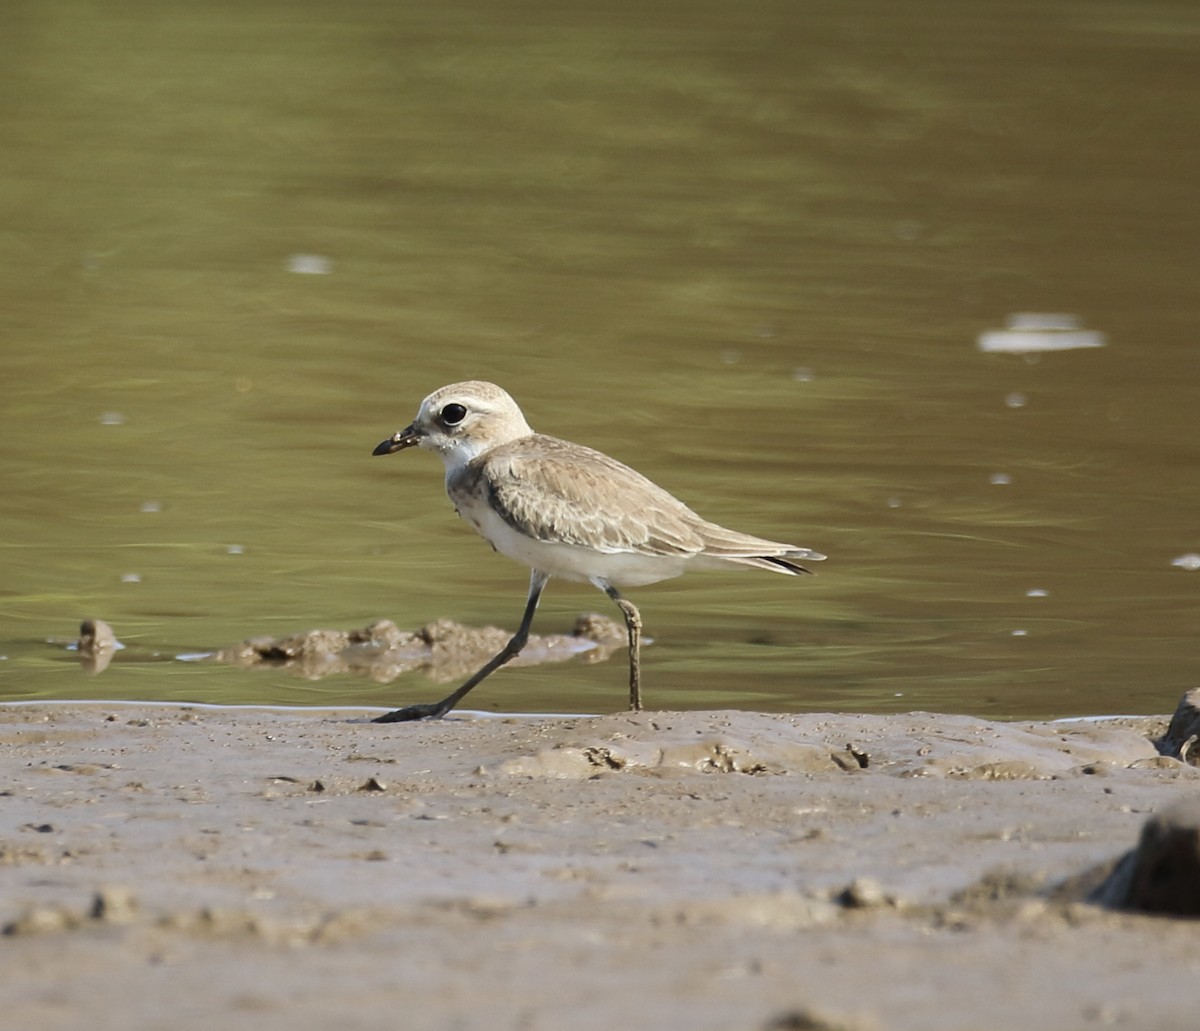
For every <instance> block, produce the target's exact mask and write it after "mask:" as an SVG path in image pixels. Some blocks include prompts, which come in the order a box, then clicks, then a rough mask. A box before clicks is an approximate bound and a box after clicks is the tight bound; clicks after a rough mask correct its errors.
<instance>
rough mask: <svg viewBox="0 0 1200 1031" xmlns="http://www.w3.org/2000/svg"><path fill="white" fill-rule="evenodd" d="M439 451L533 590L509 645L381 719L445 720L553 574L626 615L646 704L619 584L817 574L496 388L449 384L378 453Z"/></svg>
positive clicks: (495, 664) (633, 677) (485, 533)
mask: <svg viewBox="0 0 1200 1031" xmlns="http://www.w3.org/2000/svg"><path fill="white" fill-rule="evenodd" d="M413 447H416V448H422V449H425V450H427V451H434V452H436V453H437V454H438V455H439V456H440V457H441V459H442V462H443V463H444V465H445V470H446V493H447V494H448V495H449V497H450V500H451V502H452V503H453V504H454V508H455V510H456V511H457V513H458V514H459V516H461V517H462V518H463V519H464V520H466V522H467V523H469V524H470V525H471V527H472V528H473V529H474V530H475V532H476V533H478V534H479V535H480V536H481V537H483V538H484V539H485V540H487V541H488V542H489V543H490V544H491V545H492V548H493V549H494V550H496V551H498V552H500V553H501V554H503V555H506V556H508V557H509V558H511V559H515V560H516V561H517V562H519V563H521V564H523V565H525V566H528V567H529V569H530V577H529V593H528V596H527V598H526V601H525V611H524V614H523V616H522V618H521V623H520V626H519V627H518V629H517V632H516V633H515V634H514V635H513V636H512V638H511V640H509V642H508V643H507V644H506V645H505V646H504V647H503V648H502V649H501V650H500V651H499V652H497V653H496V655H495V656H493V657H492V658H491V659H490V660H489V661H488V662H487V663H486V664H485V665H484V666H483V667H482V668H480V669H479V670H478V671H477V672H476V673H475V674H474V675H473V676H472V677H470V679H468V680H467V681H466V683H464V684H463V685H462V686H461V687H459V688H458V689H457V690H456V691H453V692H451V693H450V694H449V695H447V696H446V697H445V698H443V699H441V700H440V701H437V702H428V703H419V704H416V705H408V706H405V707H404V708H401V709H397V710H395V711H394V712H389V713H386V714H385V715H382V716H379V717H376V718H375V720H373V722H376V723H398V722H404V721H409V720H420V719H427V718H438V717H441V716H444V715H445V714H446V713H447V712H449V711H450V710H451V709H453V708H454V706H456V705H457V704H458V703H459V702H460V701H461V700H462V699H463V697H464V696H465V695H466V694H467V693H468V692H469V691H470V690H471V689H472V688H474V687H476V686H477V685H478V684H479V683H480V682H481V681H483V680H484V679H486V678H487V677H488V676H490V675H491V674H492V673H494V672H495V671H496V670H497V669H499V668H500V667H501V666H503V665H504V664H505V663H507V662H509V661H510V660H512V659H513V658H515V657H516V656H517V655H518V654H519V653H520V652H521V649H522V648H524V646H525V643H526V641H527V640H528V638H529V630H530V627H531V625H532V623H533V617H534V613H535V612H536V610H537V606H538V600H539V599H540V598H541V595H542V591H543V589H544V588H545V586H546V584H547V582H548V581H549V580H550V579H551V577H559V578H560V579H563V580H570V581H576V582H586V583H590V584H592V585H594V586H595V587H597V588H599V589H600V590H602V591H603V592H604V593H605V594H607V595H608V597H609V598H611V599H612V601H613V602H614V603H615V604H616V606H617V607H618V608H619V609H620V610H621V615H622V617H623V618H624V621H625V630H626V635H627V638H628V643H629V704H630V708H631V709H632V710H634V711H637V710H640V709H641V707H642V695H641V666H640V662H641V659H640V645H641V636H642V617H641V613H640V612H639V611H638V609H637V607H636V606H635V605H634V604H633V602H631V601H629V600H628V599H627V598H626V597H625V596H624V595H623V594H621V593H620V591H619V590H618V587H640V586H643V585H646V584H652V583H657V582H658V581H660V580H667V579H670V578H672V577H676V576H679V575H680V574H681V573H683V572H684V571H685V570H688V569H738V568H742V569H745V568H754V569H765V570H768V571H770V572H774V573H785V574H789V575H793V576H794V575H800V574H805V573H811V572H812V571H811V570H810V569H808V568H807V567H805V566H803V565H801V562H817V561H820V560H822V559H824V558H825V556H824V555H822V554H821V553H820V552H817V551H813V550H812V549H811V548H802V547H797V546H796V545H792V544H782V543H780V542H778V541H771V540H766V539H764V538H762V537H753V536H750V535H749V534H745V533H739V532H738V531H737V530H730V529H727V528H725V527H723V526H719V525H718V524H716V523H712V522H709V521H708V520H706V519H703V518H701V517H700V516H699V515H697V514H696V513H695V512H693V511H692V510H691V509H690V508H688V507H687V505H685V504H684V503H683V502H682V501H680V500H679V499H678V498H676V497H675V496H674V495H673V494H671V493H670V492H668V491H667V490H665V489H664V488H662V487H660V486H658V484H656V483H654V482H652V481H651V480H649V479H647V478H646V477H645V476H643V475H642V474H641V473H639V472H637V471H635V470H634V469H631V468H630V467H629V466H627V465H625V464H624V463H622V462H619V461H617V459H615V458H612V457H610V456H609V455H606V454H604V452H602V451H597V450H594V449H593V448H590V447H585V446H584V445H582V444H574V443H572V442H570V441H567V440H562V439H560V438H558V437H552V436H549V435H547V434H544V433H535V432H534V431H533V429H532V428H531V427H530V425H529V423H528V422H526V420H525V416H524V414H523V413H522V412H521V409H520V407H519V406H518V405H517V402H516V401H514V400H513V398H512V397H511V396H510V395H509V394H508V392H507V391H505V390H503V389H502V388H501V387H498V386H496V384H494V383H488V382H484V381H482V380H468V381H466V382H463V383H451V384H449V385H448V386H444V387H441V388H439V389H438V390H435V391H434V392H433V393H432V394H430V395H429V396H428V397H426V398H425V399H424V400H423V401H422V402H421V406H420V408H419V409H418V411H417V415H416V418H415V419H413V421H412V422H411V423H410V424H409V425H408V426H406V427H405V428H404V429H402V430H400V431H398V432H397V433H394V434H392V436H390V437H388V438H387V439H386V440H384V441H383V442H382V443H380V444H379V445H378V446H377V447H376V448H375V449H374V451H373V452H372V454H374V455H390V454H394V453H396V452H397V451H404V450H406V449H408V448H413Z"/></svg>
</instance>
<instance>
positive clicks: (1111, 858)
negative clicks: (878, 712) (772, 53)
mask: <svg viewBox="0 0 1200 1031" xmlns="http://www.w3.org/2000/svg"><path fill="white" fill-rule="evenodd" d="M370 715H373V713H366V712H363V711H337V712H333V711H319V712H318V711H272V710H256V709H243V710H216V709H200V708H187V707H180V706H104V705H92V704H88V705H75V706H66V705H32V706H25V705H22V706H10V707H3V708H0V744H2V748H0V764H2V766H0V769H2V770H3V787H2V789H0V790H2V792H3V793H2V795H0V798H2V801H3V814H4V823H3V838H2V841H3V844H2V845H0V884H2V885H3V892H2V893H0V899H2V901H0V922H3V923H4V924H5V927H6V931H7V934H6V935H5V936H4V938H3V939H0V948H2V949H3V950H4V956H5V963H4V973H3V975H0V976H2V977H3V979H4V984H5V990H4V995H5V1001H6V1007H7V1009H8V1011H9V1012H8V1019H9V1020H10V1021H11V1022H12V1025H13V1026H19V1027H38V1028H44V1029H55V1028H75V1027H83V1026H87V1027H89V1028H102V1029H103V1028H109V1027H111V1028H118V1027H120V1028H150V1027H161V1026H167V1025H169V1026H171V1027H173V1028H181V1029H192V1028H196V1029H200V1028H209V1027H214V1026H220V1027H224V1028H255V1029H267V1031H271V1029H275V1028H279V1029H281V1031H282V1029H284V1028H288V1029H290V1028H293V1027H295V1026H296V1025H297V1024H298V1023H301V1024H303V1025H307V1026H337V1027H342V1028H360V1027H361V1028H374V1027H385V1026H386V1027H393V1026H403V1027H406V1028H430V1029H434V1028H438V1029H440V1028H484V1027H487V1028H495V1027H512V1028H518V1027H519V1028H548V1029H549V1028H561V1027H564V1026H571V1027H575V1028H583V1029H591V1028H596V1029H600V1028H611V1027H613V1026H620V1025H624V1026H628V1027H684V1026H686V1027H689V1028H702V1029H703V1028H713V1029H717V1028H731V1029H745V1028H752V1029H753V1028H771V1027H829V1028H844V1029H867V1028H913V1029H922V1031H928V1029H937V1028H947V1029H951V1028H953V1029H961V1028H964V1027H988V1028H1008V1027H1012V1028H1017V1027H1020V1028H1023V1029H1039V1028H1046V1029H1049V1028H1054V1029H1061V1028H1063V1027H1090V1026H1097V1027H1131V1028H1132V1027H1145V1026H1161V1027H1177V1026H1183V1025H1184V1022H1185V1021H1188V1022H1190V1020H1191V1012H1192V1002H1191V999H1190V993H1188V992H1186V991H1185V992H1183V993H1180V991H1179V988H1180V986H1181V985H1185V984H1188V983H1190V982H1191V980H1192V979H1194V976H1195V960H1194V957H1193V955H1192V953H1193V950H1194V945H1195V935H1196V933H1197V925H1196V924H1195V923H1194V922H1192V921H1188V920H1182V919H1176V918H1164V917H1151V916H1142V915H1137V914H1131V913H1127V912H1120V911H1116V910H1113V909H1111V908H1106V907H1103V906H1098V905H1094V904H1090V903H1088V902H1086V901H1084V899H1085V898H1086V897H1087V893H1088V892H1090V891H1093V890H1094V889H1095V886H1096V884H1097V883H1100V882H1101V881H1102V880H1103V877H1104V876H1105V875H1106V874H1107V873H1108V872H1109V871H1110V870H1112V869H1113V868H1114V867H1116V866H1117V865H1118V864H1117V861H1118V860H1119V858H1120V857H1121V856H1122V854H1123V853H1125V852H1126V851H1127V850H1128V849H1129V848H1131V847H1132V846H1133V845H1134V844H1135V842H1136V841H1137V840H1138V837H1139V833H1140V831H1141V828H1142V826H1143V824H1144V823H1145V822H1146V821H1147V819H1148V818H1150V817H1151V816H1153V815H1155V814H1161V813H1163V812H1164V811H1166V810H1167V809H1168V808H1169V807H1170V806H1171V805H1172V804H1174V803H1176V802H1177V801H1179V800H1181V799H1186V798H1189V797H1193V796H1194V795H1195V793H1196V791H1197V789H1198V787H1200V783H1198V777H1200V771H1198V770H1197V769H1196V768H1194V767H1192V766H1189V765H1187V764H1186V763H1185V762H1181V761H1180V760H1179V759H1176V758H1170V757H1166V756H1163V755H1160V754H1159V751H1158V749H1157V748H1156V747H1155V745H1154V743H1153V739H1157V738H1160V737H1161V736H1162V735H1163V733H1164V731H1165V730H1166V728H1167V720H1166V718H1165V717H1164V718H1163V719H1159V720H1153V719H1146V720H1128V721H1120V722H1103V723H1080V724H1062V723H1051V724H1037V723H1024V724H997V723H990V722H987V721H983V720H976V719H972V718H969V717H963V716H939V715H929V714H921V713H917V714H908V715H902V716H859V715H806V716H773V715H761V714H754V713H733V712H706V713H643V714H639V715H637V716H634V715H630V714H624V715H617V716H609V717H601V718H595V719H588V718H545V719H536V720H534V719H514V718H477V717H473V716H472V715H470V714H462V715H458V714H456V715H455V716H454V717H453V718H449V719H446V720H442V721H437V722H434V723H428V724H412V725H404V726H389V725H382V726H380V725H373V724H370V723H369V722H367V720H368V718H369V716H370Z"/></svg>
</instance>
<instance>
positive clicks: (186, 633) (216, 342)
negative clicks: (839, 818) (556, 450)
mask: <svg viewBox="0 0 1200 1031" xmlns="http://www.w3.org/2000/svg"><path fill="white" fill-rule="evenodd" d="M0 21H3V23H4V24H3V26H2V27H0V28H2V31H0V69H2V70H0V90H2V95H3V97H4V103H3V104H2V105H0V168H2V170H3V174H2V175H0V208H2V210H3V219H2V221H0V262H2V263H3V276H2V277H0V302H2V304H3V311H4V315H5V317H4V320H3V328H0V334H2V336H0V347H2V348H3V368H4V388H3V394H2V398H3V400H2V401H0V435H2V438H3V442H4V444H3V449H2V451H0V491H2V494H0V555H2V556H3V557H2V561H3V581H2V583H3V595H2V600H0V653H2V654H3V655H4V656H5V659H4V660H3V661H0V696H2V697H4V698H9V699H19V698H60V699H62V698H85V697H102V698H137V699H176V700H178V699H189V700H199V701H207V702H283V703H296V704H332V703H347V704H352V703H370V704H382V705H392V704H403V703H407V702H410V701H420V700H427V699H429V698H430V697H433V696H436V695H438V694H439V692H440V691H441V690H442V688H441V687H438V686H433V685H431V684H429V683H427V682H425V681H423V680H422V679H421V678H420V677H416V676H414V677H409V678H403V679H401V680H399V681H396V682H394V683H392V684H390V685H379V684H374V683H370V682H367V681H363V680H355V679H352V678H350V677H337V678H330V679H327V680H323V681H312V682H309V681H303V680H297V679H294V678H291V677H289V676H287V675H286V674H284V673H281V672H278V671H275V672H249V673H248V672H245V671H237V670H230V669H221V668H214V667H210V666H197V665H194V664H185V663H181V662H178V661H175V660H174V659H173V656H175V655H176V654H178V653H181V652H190V651H196V650H204V649H211V648H215V647H219V646H222V645H226V644H230V643H232V642H234V641H237V640H239V639H241V638H243V637H247V636H250V635H254V634H271V633H285V632H289V631H294V630H301V629H306V628H309V627H313V626H331V627H351V626H359V625H362V624H364V623H366V622H368V621H369V620H371V619H373V618H377V617H380V616H388V617H390V618H392V619H394V620H396V622H397V623H399V624H400V625H401V626H415V625H418V624H421V623H424V622H427V621H429V620H432V619H435V618H438V617H443V616H445V617H450V618H454V619H458V620H462V621H464V622H472V623H499V624H501V625H506V626H514V625H515V624H516V622H517V620H518V618H519V615H520V611H521V607H522V603H523V598H524V589H525V583H526V573H525V571H524V570H522V569H521V568H519V567H517V566H515V565H513V564H512V563H510V562H508V561H507V560H505V559H503V558H501V557H499V556H495V555H493V554H492V553H491V552H490V551H489V550H488V548H487V546H486V545H485V544H484V543H483V542H482V541H480V540H478V539H477V538H475V537H474V535H473V534H472V533H471V532H470V530H469V529H468V528H467V527H466V526H465V525H464V524H462V523H460V522H459V521H458V520H456V519H455V518H454V515H453V512H452V511H451V509H450V506H449V504H448V502H447V501H446V500H445V498H444V496H443V495H442V492H441V491H442V488H441V469H440V463H438V462H437V461H436V459H434V458H433V457H432V456H430V455H428V454H414V453H405V454H402V455H398V456H394V457H392V458H389V459H382V458H372V457H371V455H370V451H371V448H372V447H373V446H374V445H375V444H376V443H377V442H378V441H379V440H381V439H382V438H383V437H384V436H386V435H388V434H390V433H391V432H393V431H394V430H396V429H399V428H400V427H401V426H403V425H405V424H406V423H407V422H408V421H409V419H410V418H411V416H412V414H413V413H414V411H415V407H416V405H417V403H418V402H419V401H420V399H421V397H422V396H424V395H425V394H426V393H427V392H429V391H430V390H432V389H433V388H434V387H437V386H439V385H441V384H442V383H445V382H449V381H452V380H456V379H463V378H468V377H480V378H487V379H492V380H495V381H497V382H499V383H501V384H503V385H505V386H507V387H508V388H509V389H510V390H511V391H512V392H513V393H514V394H515V395H516V397H517V398H518V400H519V401H520V402H521V403H522V404H523V406H524V407H525V410H526V414H527V415H528V417H529V419H530V421H531V422H532V423H533V425H534V426H535V427H536V428H538V429H541V430H544V431H546V432H550V433H555V434H558V435H561V436H566V437H569V438H572V439H576V440H579V441H581V442H585V443H588V444H591V445H593V446H596V447H600V448H602V449H604V450H607V451H609V452H611V453H612V454H614V455H616V456H617V457H619V458H622V459H624V460H626V461H629V462H630V463H631V464H634V465H636V466H637V467H638V468H640V469H641V470H642V471H644V472H645V473H647V474H648V475H650V476H651V477H653V478H654V479H657V480H658V481H660V482H661V483H663V484H664V485H665V486H667V487H668V488H670V489H671V490H673V491H675V492H676V493H678V494H679V495H680V496H682V497H683V498H684V499H685V500H687V501H688V502H689V503H691V504H692V505H693V507H696V508H697V509H699V510H700V511H701V512H702V513H704V514H705V515H707V516H709V517H710V518H713V519H716V520H718V521H721V522H724V523H727V524H729V525H732V526H734V527H737V528H740V529H744V530H747V531H750V532H753V533H757V534H761V535H763V536H767V537H775V538H783V539H787V540H792V541H794V542H795V543H797V544H801V545H805V546H809V547H814V548H817V549H819V550H821V551H825V552H827V553H828V554H829V555H830V560H829V561H828V562H826V563H824V564H823V566H822V567H821V569H820V576H818V577H815V578H809V579H806V580H803V581H800V580H795V579H790V578H784V577H773V576H769V575H765V574H764V575H756V574H752V573H747V574H739V575H724V576H723V575H720V574H696V575H693V576H690V577H687V578H684V579H682V580H679V581H675V582H673V583H668V584H663V585H659V586H655V587H650V588H643V589H640V590H637V591H633V592H630V593H631V596H633V597H634V599H635V600H636V601H637V602H638V603H639V604H640V606H641V608H642V612H643V616H644V618H645V620H646V623H647V632H648V633H649V634H650V635H652V636H653V637H654V638H655V643H654V644H653V645H652V646H650V647H649V648H648V649H647V650H646V653H645V681H646V683H645V691H646V697H647V701H648V703H649V704H650V705H652V706H655V707H722V706H734V707H746V708H761V709H768V710H778V709H796V710H804V709H830V708H832V709H861V710H869V711H887V710H899V709H942V710H960V711H969V712H977V713H981V714H986V715H992V716H1010V715H1012V716H1017V715H1021V716H1026V715H1028V716H1034V715H1060V714H1069V713H1095V712H1112V711H1122V712H1162V711H1166V710H1169V709H1170V708H1172V707H1173V705H1174V702H1175V700H1176V698H1177V696H1178V695H1179V694H1180V692H1181V691H1182V690H1184V689H1185V688H1187V687H1190V686H1193V685H1194V683H1195V678H1196V657H1197V644H1198V640H1197V622H1198V620H1197V617H1198V615H1200V571H1196V570H1188V569H1186V568H1183V567H1182V566H1186V564H1187V563H1186V561H1185V562H1183V563H1182V565H1173V564H1172V563H1173V560H1177V559H1181V558H1183V557H1184V556H1187V555H1189V554H1195V553H1197V552H1200V518H1198V512H1200V483H1198V476H1197V469H1198V465H1200V443H1198V441H1200V385H1198V383H1197V378H1198V377H1197V372H1198V371H1200V367H1198V362H1197V353H1196V347H1197V342H1196V330H1197V323H1196V304H1195V296H1196V294H1195V291H1196V285H1195V284H1196V282H1197V279H1198V273H1200V260H1198V256H1200V250H1198V248H1197V240H1198V239H1200V201H1198V199H1197V190H1196V186H1195V174H1194V170H1195V168H1196V166H1197V158H1198V157H1200V139H1198V137H1197V134H1196V132H1195V131H1194V126H1195V125H1196V124H1198V120H1200V91H1197V90H1196V88H1195V68H1196V67H1197V60H1198V59H1200V17H1198V16H1197V14H1196V11H1195V7H1194V5H1192V4H1184V3H1169V2H1153V0H1151V2H1147V0H1127V2H1115V3H1108V4H1096V3H1094V2H1090V0H1088V2H1083V0H1079V2H1051V3H1039V4H1022V3H1004V4H1000V3H995V2H986V3H985V2H982V0H975V2H970V0H968V2H965V3H959V4H955V5H953V6H949V7H948V6H946V5H943V4H941V3H936V4H935V3H923V2H919V0H918V2H915V3H908V4H902V5H897V4H892V3H884V2H879V0H868V2H861V3H838V4H830V3H805V2H800V3H797V2H794V0H779V2H774V0H750V3H749V4H743V5H740V6H737V7H730V6H729V5H728V4H725V3H715V2H714V3H710V2H701V3H694V4H689V5H688V6H687V8H686V10H684V9H683V8H673V7H667V8H664V9H662V10H660V11H657V12H656V11H655V10H653V9H648V8H646V7H645V5H636V6H635V5H624V6H623V5H612V4H606V5H604V9H603V10H588V9H573V8H571V7H567V8H563V7H562V6H553V7H547V8H539V7H537V6H530V5H528V4H524V3H522V4H510V3H506V2H503V0H501V2H500V3H488V4H478V5H474V4H467V5H463V4H459V5H456V6H455V7H454V8H453V9H447V8H440V7H429V8H420V7H416V8H413V7H410V6H409V5H402V4H395V3H391V2H377V3H360V4H355V5H351V6H349V7H347V6H346V5H345V4H334V3H330V2H327V0H308V2H301V3H297V2H295V0H289V2H288V3H279V2H263V3H255V4H253V5H229V4H224V3H216V2H210V0H197V2H194V3H191V4H188V5H167V6H165V7H164V6H163V5H161V4H126V5H123V6H122V7H121V8H120V9H119V10H117V9H115V8H113V9H107V10H106V9H103V8H98V7H96V6H95V5H93V4H89V3H85V2H83V0H61V2H56V3H31V2H18V3H15V4H9V5H7V6H6V8H5V12H4V13H3V14H2V15H0ZM1019 312H1043V313H1058V314H1069V315H1073V316H1075V317H1076V319H1077V320H1078V322H1079V325H1080V326H1082V327H1083V328H1084V329H1088V330H1093V331H1096V332H1098V333H1103V334H1104V335H1105V340H1106V346H1104V347H1101V348H1090V349H1085V350H1070V351H1063V352H1058V353H1045V354H1034V355H1024V356H1022V355H1007V354H992V353H986V354H985V353H983V352H981V351H980V350H979V349H978V348H977V346H976V341H977V338H978V337H979V335H980V334H981V333H984V332H986V331H988V330H991V329H997V328H1001V327H1002V326H1003V324H1004V322H1005V320H1006V318H1008V317H1009V316H1010V315H1012V314H1014V313H1019ZM608 605H609V603H608V601H607V599H605V598H604V597H603V596H602V595H600V594H599V593H597V592H594V591H592V590H590V589H589V588H581V587H578V586H575V585H567V584H558V583H552V584H551V586H550V589H549V590H548V592H547V594H546V596H545V598H544V600H543V607H542V610H541V613H540V615H539V619H538V624H537V628H538V629H543V630H562V629H564V628H566V627H567V626H569V625H570V623H571V621H572V619H573V617H574V616H575V614H576V613H578V612H580V611H586V610H596V611H606V609H607V607H608ZM87 616H95V617H100V618H103V619H106V620H108V621H109V622H110V623H112V624H113V626H114V627H115V629H116V631H117V633H118V635H119V636H120V637H121V638H122V640H124V641H125V642H126V644H127V645H128V646H129V647H128V648H127V650H126V651H125V652H122V653H121V654H120V655H119V656H118V658H117V659H116V661H115V662H114V663H113V664H112V666H111V667H110V668H109V669H108V670H107V671H106V672H104V673H103V674H102V675H100V676H97V677H94V678H88V677H85V676H84V675H83V674H82V673H81V672H80V671H79V669H78V666H77V664H76V662H75V660H74V658H73V657H72V656H71V655H70V654H69V653H68V652H66V651H64V650H63V648H62V647H61V645H60V644H51V643H47V641H48V639H55V640H59V641H66V640H70V639H71V638H72V637H73V634H74V630H75V627H76V625H77V623H78V621H79V620H80V619H81V618H83V617H87ZM623 667H624V663H623V661H621V660H620V658H618V659H616V660H615V661H610V662H608V663H603V664H598V665H587V664H584V663H572V664H568V665H564V666H549V667H543V668H538V669H522V670H507V671H502V672H501V673H499V674H497V675H496V676H495V677H494V678H493V679H492V680H490V681H488V682H487V683H486V684H485V685H484V686H482V687H481V688H479V690H478V691H477V693H476V694H474V695H472V697H471V702H472V704H474V705H476V706H480V707H487V708H494V709H502V710H510V711H515V710H541V711H580V710H586V711H605V710H614V709H617V708H619V707H620V706H621V705H622V704H623V703H624V699H625V687H624V668H623Z"/></svg>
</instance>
